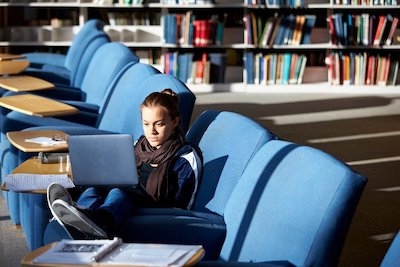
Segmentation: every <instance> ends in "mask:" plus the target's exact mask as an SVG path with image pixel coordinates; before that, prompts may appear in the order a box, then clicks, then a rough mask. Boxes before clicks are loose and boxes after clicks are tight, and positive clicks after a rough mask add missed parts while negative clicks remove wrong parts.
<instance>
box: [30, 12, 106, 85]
mask: <svg viewBox="0 0 400 267" xmlns="http://www.w3.org/2000/svg"><path fill="white" fill-rule="evenodd" d="M103 27H104V22H103V21H101V20H98V19H92V20H88V21H87V22H86V23H85V24H84V25H83V27H82V28H81V29H80V31H79V32H78V34H77V35H76V36H75V38H74V39H73V41H72V43H71V46H70V47H69V48H68V51H67V54H65V55H63V54H54V53H39V52H33V53H25V54H24V55H25V56H26V58H27V59H28V60H29V61H30V62H31V64H30V67H29V68H28V69H27V71H26V72H25V73H26V74H29V75H33V76H36V77H40V78H43V79H45V80H48V81H51V82H53V83H55V84H58V85H68V86H72V87H80V86H81V83H82V80H83V77H84V74H85V72H86V69H87V67H88V65H89V62H90V59H91V58H92V57H93V55H94V53H95V52H96V50H97V49H98V48H99V47H100V46H102V45H103V44H105V43H108V42H110V38H109V36H108V35H107V33H105V32H104V31H103Z"/></svg>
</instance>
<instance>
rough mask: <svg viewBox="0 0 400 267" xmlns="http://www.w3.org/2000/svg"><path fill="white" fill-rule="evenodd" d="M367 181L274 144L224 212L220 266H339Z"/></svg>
mask: <svg viewBox="0 0 400 267" xmlns="http://www.w3.org/2000/svg"><path fill="white" fill-rule="evenodd" d="M365 184H366V178H365V177H364V176H362V175H360V174H358V173H356V172H354V171H352V170H351V169H350V168H349V167H348V166H347V165H345V164H344V163H342V162H340V161H339V160H337V159H335V158H333V157H332V156H330V155H329V154H326V153H324V152H322V151H320V150H317V149H315V148H311V147H307V146H301V145H298V144H294V143H290V142H286V141H281V140H272V141H269V142H267V143H266V144H265V145H264V146H263V147H262V148H261V149H260V150H259V151H258V153H257V154H256V155H255V156H254V157H253V158H252V160H251V162H250V163H249V164H248V166H247V168H246V170H245V171H244V173H243V175H242V177H241V178H240V180H239V182H238V183H237V185H236V187H235V189H234V191H233V192H232V194H231V197H230V198H229V201H228V203H227V205H226V208H225V214H224V220H225V223H226V226H227V236H226V239H225V242H224V245H223V248H222V250H221V253H220V257H221V259H222V260H231V261H243V262H267V261H288V262H290V263H291V264H293V265H295V266H337V263H338V260H339V256H340V252H341V249H342V247H343V243H344V240H345V237H346V235H347V232H348V229H349V226H350V223H351V220H352V217H353V214H354V212H355V209H356V207H357V205H358V202H359V199H360V197H361V194H362V191H363V189H364V187H365Z"/></svg>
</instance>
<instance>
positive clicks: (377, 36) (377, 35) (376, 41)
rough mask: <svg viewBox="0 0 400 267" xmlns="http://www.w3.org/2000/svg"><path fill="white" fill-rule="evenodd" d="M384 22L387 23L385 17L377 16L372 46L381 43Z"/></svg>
mask: <svg viewBox="0 0 400 267" xmlns="http://www.w3.org/2000/svg"><path fill="white" fill-rule="evenodd" d="M386 21H387V19H386V16H379V20H378V28H377V29H376V32H375V35H374V36H375V37H374V42H373V45H379V44H380V43H381V40H382V36H383V32H384V30H385V26H386Z"/></svg>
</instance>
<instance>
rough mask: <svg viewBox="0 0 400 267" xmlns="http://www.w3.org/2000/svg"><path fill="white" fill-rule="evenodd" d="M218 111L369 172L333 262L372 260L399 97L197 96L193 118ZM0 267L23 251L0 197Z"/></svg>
mask: <svg viewBox="0 0 400 267" xmlns="http://www.w3.org/2000/svg"><path fill="white" fill-rule="evenodd" d="M206 109H223V110H230V111H234V112H238V113H241V114H244V115H246V116H249V117H251V118H253V119H254V120H256V121H258V122H259V123H260V124H262V125H264V126H265V127H267V128H269V129H270V130H271V131H272V132H274V133H275V134H276V135H278V136H280V137H281V138H283V139H287V140H290V141H293V142H297V143H301V144H306V145H310V146H314V147H317V148H319V149H322V150H324V151H326V152H328V153H330V154H332V155H334V156H336V157H337V158H339V159H341V160H343V161H345V162H347V163H348V164H349V165H351V166H352V167H353V168H354V169H355V170H357V171H359V172H361V173H363V174H364V175H366V176H367V177H368V184H367V187H366V188H365V191H364V194H363V196H362V199H361V201H360V204H359V206H358V210H357V212H356V214H355V217H354V220H353V224H352V226H351V229H350V231H349V233H348V238H347V241H346V244H345V246H344V248H343V252H342V257H341V261H340V264H339V267H369V266H379V263H380V261H381V260H382V257H383V256H384V254H385V252H386V250H387V248H388V246H389V244H390V242H391V239H392V237H393V235H394V234H395V233H396V232H397V231H398V230H399V229H400V210H399V208H398V207H399V204H400V192H399V191H400V176H399V173H400V91H399V95H395V96H389V95H350V94H319V95H318V94H286V95H285V94H242V93H212V94H198V95H197V102H196V107H195V110H194V112H193V118H196V117H197V116H198V115H199V114H200V113H201V112H202V111H203V110H206ZM0 242H1V244H0V266H4V267H8V266H18V265H19V262H20V259H21V258H22V257H23V255H24V254H25V253H26V252H27V251H28V250H27V246H26V244H25V240H24V238H23V233H22V231H21V230H18V229H16V227H15V226H12V225H11V224H10V221H9V218H8V213H7V211H6V209H5V206H4V201H3V199H0Z"/></svg>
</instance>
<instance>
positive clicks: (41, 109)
mask: <svg viewBox="0 0 400 267" xmlns="http://www.w3.org/2000/svg"><path fill="white" fill-rule="evenodd" d="M0 106H2V107H5V108H8V109H11V110H15V111H18V112H21V113H24V114H27V115H32V116H38V117H52V116H63V115H71V114H75V113H78V112H79V110H78V109H77V108H75V107H73V106H70V105H67V104H65V103H62V102H60V101H56V100H52V99H50V98H46V97H42V96H38V95H33V94H21V95H12V96H5V97H1V98H0Z"/></svg>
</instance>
